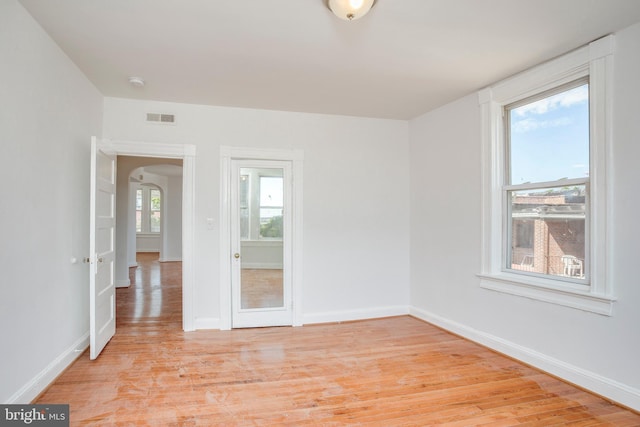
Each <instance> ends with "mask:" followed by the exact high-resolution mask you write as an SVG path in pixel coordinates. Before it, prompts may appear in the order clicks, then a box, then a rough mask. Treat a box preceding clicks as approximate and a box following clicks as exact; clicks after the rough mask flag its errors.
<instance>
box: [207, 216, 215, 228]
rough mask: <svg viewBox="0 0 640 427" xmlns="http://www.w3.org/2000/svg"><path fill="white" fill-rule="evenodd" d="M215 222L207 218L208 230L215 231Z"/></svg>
mask: <svg viewBox="0 0 640 427" xmlns="http://www.w3.org/2000/svg"><path fill="white" fill-rule="evenodd" d="M213 226H214V221H213V218H207V230H213Z"/></svg>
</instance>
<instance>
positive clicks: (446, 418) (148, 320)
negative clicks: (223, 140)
mask: <svg viewBox="0 0 640 427" xmlns="http://www.w3.org/2000/svg"><path fill="white" fill-rule="evenodd" d="M139 264H140V266H139V268H138V269H137V271H136V272H135V273H133V274H132V283H133V284H132V286H131V287H130V288H128V289H119V290H118V292H117V316H118V324H117V332H116V335H115V337H114V338H113V339H112V340H111V342H110V343H109V344H108V345H107V347H106V348H105V350H104V352H103V354H102V355H101V356H100V357H99V358H98V359H97V360H96V361H89V358H88V354H87V353H86V352H85V354H83V355H82V356H81V357H80V358H79V359H78V360H77V361H76V362H75V363H74V364H73V365H72V366H71V367H70V368H69V369H67V370H66V371H65V372H64V373H63V374H62V375H61V376H60V377H59V378H58V379H57V380H56V382H55V383H54V384H53V385H52V386H51V387H50V388H49V389H48V390H47V391H46V392H45V393H43V394H42V396H40V398H39V399H38V400H37V401H36V402H35V403H69V404H70V409H71V425H72V426H76V425H98V426H108V425H123V426H124V425H131V426H143V425H149V426H214V425H225V426H234V425H241V426H244V425H247V426H250V425H257V426H274V425H291V426H298V425H318V426H341V425H376V426H400V425H402V426H427V425H448V426H479V425H483V426H515V425H519V426H557V425H575V426H600V425H611V426H640V415H638V414H636V413H633V412H631V411H628V410H625V409H623V408H620V407H618V406H616V405H613V404H611V403H609V402H607V401H605V400H603V399H601V398H599V397H597V396H594V395H592V394H590V393H587V392H584V391H582V390H579V389H578V388H576V387H573V386H571V385H569V384H566V383H564V382H562V381H559V380H557V379H555V378H552V377H550V376H548V375H545V374H543V373H541V372H539V371H537V370H535V369H532V368H530V367H528V366H525V365H523V364H521V363H518V362H516V361H514V360H511V359H509V358H506V357H503V356H501V355H498V354H496V353H494V352H492V351H489V350H487V349H485V348H483V347H481V346H478V345H476V344H474V343H471V342H469V341H466V340H464V339H461V338H459V337H456V336H454V335H451V334H449V333H447V332H445V331H442V330H440V329H438V328H436V327H433V326H431V325H429V324H427V323H424V322H422V321H420V320H417V319H414V318H411V317H408V316H406V317H394V318H386V319H376V320H367V321H360V322H351V323H341V324H325V325H314V326H304V327H300V328H262V329H243V330H233V331H197V332H189V333H185V332H182V330H181V323H180V322H181V314H180V309H181V300H180V295H181V293H180V275H181V273H180V263H164V264H160V263H158V262H157V261H155V260H153V259H151V258H150V257H149V256H143V257H141V259H140V262H139Z"/></svg>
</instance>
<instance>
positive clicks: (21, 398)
mask: <svg viewBox="0 0 640 427" xmlns="http://www.w3.org/2000/svg"><path fill="white" fill-rule="evenodd" d="M88 347H89V332H87V333H85V334H84V335H83V336H82V337H81V338H80V339H78V340H77V341H76V342H75V343H73V345H71V346H70V347H69V348H67V349H66V350H65V351H64V352H62V354H60V355H59V356H58V357H56V358H55V359H54V360H53V361H52V362H51V363H49V365H47V367H45V368H44V369H43V370H42V371H40V372H39V373H38V374H37V375H36V376H35V377H33V378H32V379H31V380H30V381H29V382H27V383H26V384H25V385H24V386H22V387H21V388H20V390H18V391H17V392H16V393H15V394H14V395H13V396H11V397H10V398H9V400H8V401H7V402H6V403H9V404H23V405H26V404H29V403H31V402H32V401H33V400H34V399H35V398H36V397H38V395H39V394H40V393H42V392H43V391H44V390H45V389H46V388H47V387H48V386H49V384H51V383H52V382H53V381H54V380H55V379H56V378H58V375H60V374H61V373H62V372H63V371H64V370H65V369H67V367H69V365H71V364H72V363H73V362H74V361H75V360H76V359H77V358H78V357H80V355H81V354H82V353H83V352H84V351H85V350H86V349H87V348H88Z"/></svg>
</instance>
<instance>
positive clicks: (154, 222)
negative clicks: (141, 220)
mask: <svg viewBox="0 0 640 427" xmlns="http://www.w3.org/2000/svg"><path fill="white" fill-rule="evenodd" d="M149 231H150V232H152V233H159V232H160V212H151V215H150V217H149Z"/></svg>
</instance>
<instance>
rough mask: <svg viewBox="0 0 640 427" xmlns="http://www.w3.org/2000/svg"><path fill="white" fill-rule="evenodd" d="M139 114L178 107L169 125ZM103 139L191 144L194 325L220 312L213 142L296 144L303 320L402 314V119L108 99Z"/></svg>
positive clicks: (405, 273) (405, 181)
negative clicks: (300, 172)
mask: <svg viewBox="0 0 640 427" xmlns="http://www.w3.org/2000/svg"><path fill="white" fill-rule="evenodd" d="M147 112H166V113H173V114H176V124H175V125H167V126H163V125H158V124H146V123H145V122H144V118H145V113H147ZM104 136H105V137H106V138H112V139H125V140H137V141H152V142H170V143H186V144H194V145H196V164H195V173H196V200H195V218H196V229H195V259H194V268H195V282H196V290H195V298H194V299H195V301H196V307H195V312H196V317H197V318H198V319H197V321H198V323H199V324H203V323H205V324H215V323H216V321H218V319H219V316H220V314H219V295H220V292H219V286H221V284H220V283H219V279H218V278H219V268H218V263H219V253H218V247H219V242H218V238H219V224H218V223H217V221H218V219H219V212H220V207H219V201H220V191H219V190H220V155H219V151H220V146H221V145H226V146H245V147H269V148H295V149H301V150H303V151H304V188H303V193H304V195H303V199H304V226H303V233H304V271H303V275H304V284H303V307H302V312H303V314H304V321H305V323H308V322H317V321H329V320H337V319H338V318H340V319H346V318H352V317H366V316H368V315H371V316H376V315H382V314H386V313H392V314H396V313H398V312H400V311H401V312H406V310H407V307H408V304H409V291H408V289H409V288H408V282H409V251H408V249H409V169H408V168H409V160H408V126H407V122H404V121H394V120H379V119H363V118H352V117H339V116H328V115H318V114H302V113H287V112H277V111H260V110H249V109H238V108H223V107H210V106H198V105H185V104H173V103H160V102H147V101H133V100H126V99H116V98H106V99H105V118H104ZM206 218H214V219H215V220H216V223H215V224H214V227H213V229H210V228H208V227H207V224H206ZM222 286H229V285H228V284H222Z"/></svg>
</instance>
